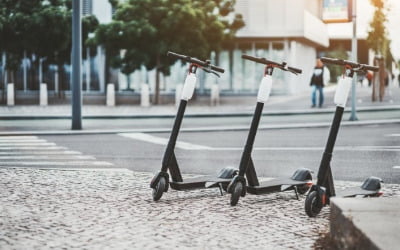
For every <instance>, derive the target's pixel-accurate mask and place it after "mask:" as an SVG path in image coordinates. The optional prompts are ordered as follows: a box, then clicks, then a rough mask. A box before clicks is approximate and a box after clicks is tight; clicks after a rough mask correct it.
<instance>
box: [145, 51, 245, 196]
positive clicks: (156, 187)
mask: <svg viewBox="0 0 400 250" xmlns="http://www.w3.org/2000/svg"><path fill="white" fill-rule="evenodd" d="M167 55H168V56H171V57H174V58H177V59H180V60H182V61H184V62H188V63H190V66H189V72H188V75H187V77H186V79H185V83H184V85H183V89H182V97H181V101H180V103H179V107H178V112H177V114H176V117H175V122H174V126H173V128H172V132H171V135H170V138H169V141H168V144H167V148H166V150H165V153H164V157H163V160H162V167H161V171H160V172H158V173H157V174H156V175H155V176H154V177H153V179H152V180H151V183H150V187H151V188H152V189H153V200H155V201H157V200H159V199H160V198H161V196H162V194H163V193H164V192H167V191H168V186H171V188H172V189H175V190H188V189H198V188H212V187H218V188H219V189H220V192H221V195H222V194H223V193H222V189H224V190H226V187H227V186H228V184H229V182H230V180H231V179H232V178H233V176H235V175H236V174H237V172H238V171H237V170H235V169H233V168H231V167H226V168H223V169H222V170H221V171H220V172H219V173H218V175H217V177H212V176H201V177H193V178H188V179H185V180H184V179H183V178H182V175H181V172H180V170H179V166H178V162H177V160H176V157H175V153H174V150H175V144H176V140H177V137H178V134H179V130H180V127H181V123H182V119H183V116H184V113H185V108H186V104H187V102H188V100H189V99H191V98H192V96H193V92H194V89H195V84H196V71H197V69H198V68H200V69H202V70H203V71H205V72H206V73H213V74H215V75H217V76H219V75H218V73H217V72H219V73H224V69H222V68H220V67H217V66H215V65H212V64H210V61H202V60H199V59H197V58H192V57H190V56H185V55H180V54H176V53H173V52H168V53H167ZM167 171H169V173H170V174H171V179H172V180H170V179H169V174H168V172H167Z"/></svg>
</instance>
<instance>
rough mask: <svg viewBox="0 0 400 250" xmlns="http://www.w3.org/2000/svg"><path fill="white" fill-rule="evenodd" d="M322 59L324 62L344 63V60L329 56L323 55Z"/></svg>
mask: <svg viewBox="0 0 400 250" xmlns="http://www.w3.org/2000/svg"><path fill="white" fill-rule="evenodd" d="M320 59H321V61H322V62H323V63H328V64H336V65H343V60H340V59H333V58H328V57H321V58H320Z"/></svg>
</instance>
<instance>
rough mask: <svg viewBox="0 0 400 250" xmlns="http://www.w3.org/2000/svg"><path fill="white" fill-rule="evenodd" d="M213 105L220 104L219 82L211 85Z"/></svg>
mask: <svg viewBox="0 0 400 250" xmlns="http://www.w3.org/2000/svg"><path fill="white" fill-rule="evenodd" d="M210 97H211V98H210V99H211V106H214V105H215V106H218V105H219V88H218V84H213V85H212V86H211V95H210Z"/></svg>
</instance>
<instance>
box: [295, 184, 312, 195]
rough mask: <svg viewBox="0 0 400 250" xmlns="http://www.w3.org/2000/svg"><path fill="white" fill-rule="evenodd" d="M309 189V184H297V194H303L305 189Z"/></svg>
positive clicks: (305, 191)
mask: <svg viewBox="0 0 400 250" xmlns="http://www.w3.org/2000/svg"><path fill="white" fill-rule="evenodd" d="M309 189H310V187H309V186H307V185H302V186H297V193H299V194H305V193H307V191H308V190H309Z"/></svg>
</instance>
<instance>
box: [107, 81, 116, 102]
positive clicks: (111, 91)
mask: <svg viewBox="0 0 400 250" xmlns="http://www.w3.org/2000/svg"><path fill="white" fill-rule="evenodd" d="M106 105H107V106H115V85H114V83H108V84H107V96H106Z"/></svg>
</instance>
